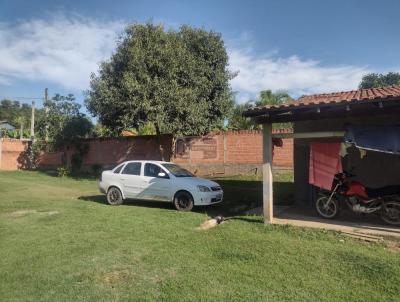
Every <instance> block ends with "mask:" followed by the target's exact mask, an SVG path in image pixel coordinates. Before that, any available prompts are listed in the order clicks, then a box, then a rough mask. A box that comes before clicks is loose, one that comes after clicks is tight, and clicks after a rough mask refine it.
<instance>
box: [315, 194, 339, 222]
mask: <svg viewBox="0 0 400 302" xmlns="http://www.w3.org/2000/svg"><path fill="white" fill-rule="evenodd" d="M315 208H316V210H317V212H318V214H319V215H320V216H322V217H324V218H327V219H333V218H335V217H336V216H337V214H338V213H339V203H338V201H337V200H336V199H335V198H334V197H332V198H331V199H329V196H322V197H320V198H318V199H317V201H316V203H315Z"/></svg>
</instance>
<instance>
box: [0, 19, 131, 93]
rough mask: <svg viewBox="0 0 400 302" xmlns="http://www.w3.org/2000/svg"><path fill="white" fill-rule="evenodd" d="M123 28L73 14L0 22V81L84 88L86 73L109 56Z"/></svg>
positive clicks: (0, 82)
mask: <svg viewBox="0 0 400 302" xmlns="http://www.w3.org/2000/svg"><path fill="white" fill-rule="evenodd" d="M123 27H124V24H123V23H122V22H113V21H105V22H103V21H101V20H93V19H88V18H84V17H81V16H76V15H73V16H65V15H56V16H55V17H52V18H50V19H48V20H42V19H33V20H28V21H22V22H19V23H17V24H10V23H0V58H1V59H0V84H6V85H7V84H10V83H12V82H13V81H15V80H16V79H23V80H26V79H28V80H43V81H49V82H53V83H56V84H59V85H61V86H63V87H65V88H67V89H73V90H83V89H87V88H88V85H89V80H90V73H91V72H96V71H97V69H98V63H99V62H100V61H102V60H104V59H106V58H108V57H109V56H110V54H111V53H112V51H113V49H114V48H115V42H116V39H117V35H118V34H119V33H120V32H121V31H122V29H123Z"/></svg>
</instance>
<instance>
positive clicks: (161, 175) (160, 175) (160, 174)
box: [157, 172, 166, 178]
mask: <svg viewBox="0 0 400 302" xmlns="http://www.w3.org/2000/svg"><path fill="white" fill-rule="evenodd" d="M165 176H166V174H165V173H164V172H160V173H158V174H157V177H161V178H164V177H165Z"/></svg>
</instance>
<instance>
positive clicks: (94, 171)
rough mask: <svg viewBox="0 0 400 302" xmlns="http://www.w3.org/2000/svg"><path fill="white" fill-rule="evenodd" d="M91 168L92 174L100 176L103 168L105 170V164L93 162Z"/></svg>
mask: <svg viewBox="0 0 400 302" xmlns="http://www.w3.org/2000/svg"><path fill="white" fill-rule="evenodd" d="M91 168H92V171H91V172H92V174H93V175H94V176H96V177H97V176H100V174H101V170H103V166H102V165H101V164H93V165H92V166H91Z"/></svg>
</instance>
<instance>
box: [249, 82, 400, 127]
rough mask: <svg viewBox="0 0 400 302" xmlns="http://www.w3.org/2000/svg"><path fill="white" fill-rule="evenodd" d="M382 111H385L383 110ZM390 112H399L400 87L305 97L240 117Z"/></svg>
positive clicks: (272, 119) (271, 118) (287, 119)
mask: <svg viewBox="0 0 400 302" xmlns="http://www.w3.org/2000/svg"><path fill="white" fill-rule="evenodd" d="M389 107H390V110H389V109H388V108H389ZM384 108H386V109H385V110H383V109H384ZM377 109H379V110H377ZM393 109H396V110H399V109H400V86H390V87H381V88H370V89H360V90H352V91H342V92H334V93H323V94H314V95H307V96H302V97H300V98H299V99H298V100H296V101H290V102H288V103H285V104H281V105H272V106H260V107H253V108H249V109H248V110H247V111H245V112H244V113H243V115H244V116H247V117H256V118H260V117H262V121H261V120H260V119H258V120H259V121H260V122H265V121H266V122H291V121H296V120H306V119H321V118H327V117H333V115H334V116H335V117H337V116H351V115H355V114H357V115H360V113H363V114H364V115H366V114H371V113H373V114H377V113H378V114H381V113H385V112H386V111H390V112H391V113H393V111H392V110H393ZM375 111H376V112H375Z"/></svg>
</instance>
